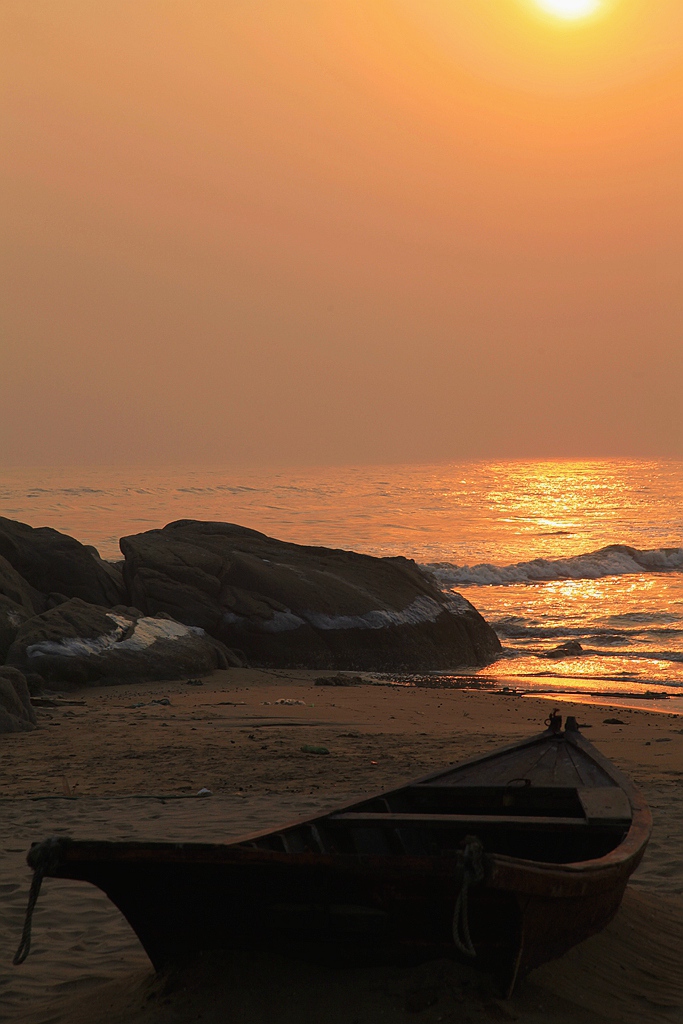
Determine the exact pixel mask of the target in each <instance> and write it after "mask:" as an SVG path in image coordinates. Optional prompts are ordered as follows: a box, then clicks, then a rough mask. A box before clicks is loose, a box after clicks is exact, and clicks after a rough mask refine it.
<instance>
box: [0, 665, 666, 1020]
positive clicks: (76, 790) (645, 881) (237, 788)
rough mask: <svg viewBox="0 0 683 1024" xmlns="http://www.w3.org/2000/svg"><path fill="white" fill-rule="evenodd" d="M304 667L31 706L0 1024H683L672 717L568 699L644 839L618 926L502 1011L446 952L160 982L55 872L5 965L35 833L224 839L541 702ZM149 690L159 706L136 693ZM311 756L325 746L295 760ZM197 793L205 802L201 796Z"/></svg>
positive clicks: (11, 868) (503, 725)
mask: <svg viewBox="0 0 683 1024" xmlns="http://www.w3.org/2000/svg"><path fill="white" fill-rule="evenodd" d="M316 675H318V673H313V672H300V673H294V672H269V673H265V672H258V671H255V670H242V669H231V670H228V671H225V672H217V673H215V674H214V675H213V676H211V677H210V678H208V679H205V680H204V683H203V685H202V686H196V687H195V686H188V685H187V684H186V683H168V684H159V683H154V684H140V685H137V686H125V687H117V688H102V689H89V690H84V691H80V692H78V693H71V694H68V695H65V697H64V698H55V700H54V703H55V704H57V705H58V706H56V707H43V708H41V709H39V710H38V718H39V723H40V726H41V727H40V728H39V729H38V730H37V731H35V732H33V733H28V734H21V735H11V736H4V737H2V738H1V739H0V764H1V766H2V772H1V774H0V811H1V817H0V821H1V824H0V895H2V899H3V905H4V908H5V910H4V912H3V914H2V916H1V917H0V1021H8V1022H9V1021H12V1022H19V1021H22V1022H27V1024H28V1022H29V1021H31V1022H38V1021H41V1022H44V1024H47V1022H48V1021H50V1022H54V1024H69V1022H71V1021H73V1022H79V1024H100V1022H104V1021H105V1020H106V1021H108V1022H111V1024H115V1022H118V1021H121V1022H124V1021H126V1022H132V1024H142V1022H143V1021H148V1022H153V1024H167V1022H168V1024H170V1022H181V1021H183V1022H184V1021H190V1020H199V1019H201V1020H202V1021H204V1022H205V1024H214V1022H215V1024H218V1022H219V1021H220V1022H222V1021H230V1022H234V1024H242V1022H247V1021H249V1022H252V1021H253V1022H261V1021H264V1022H265V1021H266V1020H267V1021H271V1022H272V1021H282V1022H290V1021H292V1022H293V1021H297V1022H302V1021H306V1022H309V1021H310V1022H318V1021H320V1022H321V1024H322V1022H327V1021H329V1022H331V1024H353V1022H357V1024H375V1022H380V1021H382V1020H387V1021H389V1020H391V1021H403V1020H406V1021H408V1020H410V1021H413V1020H419V1021H424V1022H426V1024H432V1022H436V1021H456V1020H457V1021H472V1022H475V1024H476V1022H479V1021H490V1020H519V1021H521V1022H522V1024H527V1022H528V1024H535V1022H536V1021H538V1022H539V1024H540V1021H542V1020H543V1021H549V1020H550V1021H556V1022H557V1024H564V1022H567V1024H570V1022H572V1024H573V1022H576V1024H580V1022H595V1024H597V1022H599V1021H604V1020H610V1021H612V1020H621V1021H625V1022H630V1021H633V1022H634V1024H635V1022H636V1021H646V1022H647V1021H652V1022H653V1024H654V1022H669V1021H671V1022H674V1021H681V1020H683V982H682V981H681V978H682V977H683V970H682V967H683V853H682V852H681V850H682V844H681V840H682V839H683V787H681V782H682V780H683V717H679V716H672V715H666V714H661V713H653V712H651V711H648V709H647V707H643V708H638V709H632V710H631V709H624V708H613V709H612V708H610V707H609V706H604V705H601V706H590V705H578V704H577V705H576V706H575V707H573V706H572V705H571V704H569V703H567V702H563V703H562V707H561V710H562V713H563V714H572V713H575V714H576V715H577V717H578V719H579V721H580V722H582V723H586V724H587V725H588V726H590V728H589V729H588V730H587V731H586V735H587V737H588V738H589V739H590V740H591V741H592V742H594V743H596V745H597V746H598V747H599V749H600V750H601V751H602V752H603V753H604V754H605V755H606V756H607V757H609V758H610V759H611V760H613V761H614V762H615V764H617V765H618V766H619V767H620V768H621V769H622V770H623V771H625V772H626V773H627V774H628V775H629V776H630V777H631V778H632V779H633V780H634V782H636V784H637V785H639V786H640V787H641V789H642V790H643V791H644V793H645V795H646V797H647V799H648V801H649V803H650V806H651V808H652V810H653V814H654V819H655V830H654V834H653V838H652V841H651V843H650V846H649V848H648V852H647V854H646V857H645V860H644V862H643V864H642V865H641V867H640V868H639V869H638V871H637V872H636V874H635V875H634V877H633V880H632V882H631V884H630V885H629V889H628V890H627V895H626V898H625V900H624V904H623V906H622V909H621V911H620V913H619V914H618V916H617V918H616V919H615V921H614V922H613V923H612V924H611V925H610V926H609V927H608V928H607V929H606V930H605V931H604V932H603V933H602V934H601V935H598V936H595V937H594V938H592V939H589V940H588V941H587V942H585V943H583V944H582V945H581V946H580V947H577V948H576V949H575V950H572V951H570V953H568V954H567V955H566V956H565V957H563V958H562V960H560V961H557V962H555V963H553V964H549V965H547V966H545V967H543V968H541V969H540V970H538V971H536V972H534V973H533V974H532V975H531V976H530V977H529V979H527V980H526V981H525V982H524V983H523V984H522V986H520V989H519V991H518V992H517V993H515V995H514V997H513V998H512V999H511V1000H509V1001H507V1002H505V1003H504V1002H502V1001H500V1000H499V999H498V998H497V996H496V992H495V988H494V987H493V986H492V983H491V981H490V980H489V979H487V978H486V977H484V976H481V975H479V974H477V973H476V972H473V971H472V970H470V969H469V968H462V967H459V966H457V965H453V964H450V963H445V962H439V963H434V964H426V965H422V966H421V967H420V968H414V969H410V970H409V969H405V968H403V969H397V968H392V969H386V968H383V969H367V970H361V971H359V970H345V971H341V970H340V971H332V970H329V969H323V968H320V967H312V966H310V965H306V964H301V963H298V962H295V961H290V960H286V959H284V958H283V959H281V960H277V961H274V960H273V959H272V958H268V959H267V960H265V959H264V960H259V958H258V957H254V956H250V957H248V958H247V957H244V956H243V957H235V956H232V957H226V956H224V955H216V956H211V957H205V958H203V959H202V961H201V962H200V964H199V965H197V966H196V967H195V968H193V969H192V970H188V971H184V972H183V973H182V974H181V975H179V976H176V977H173V978H170V979H168V978H166V979H159V978H155V976H154V975H153V973H152V971H151V968H150V966H149V962H148V961H147V959H146V957H145V954H144V953H143V952H142V949H141V947H140V946H139V944H138V943H137V940H136V938H135V936H134V935H133V933H132V932H131V930H130V928H129V927H128V925H127V924H126V922H125V920H124V919H123V918H122V917H121V915H120V914H119V913H118V911H116V909H115V908H114V907H113V906H112V905H111V904H109V902H108V901H107V899H106V897H104V895H103V894H101V893H100V892H99V891H98V890H96V889H94V888H93V887H91V886H88V885H85V884H82V883H75V882H68V881H61V880H56V879H48V880H47V881H46V882H45V883H44V886H43V891H42V892H41V896H40V900H39V903H38V907H37V910H36V913H35V916H34V928H33V933H34V938H33V948H32V951H31V954H30V956H29V959H28V960H27V961H26V963H25V964H23V965H22V966H20V967H13V966H12V964H11V958H12V955H13V953H14V950H15V948H16V945H17V943H18V939H19V935H20V932H21V926H22V922H23V914H24V909H25V904H26V897H27V892H28V885H29V881H30V873H29V871H28V869H27V868H26V866H25V863H24V857H25V852H26V849H27V848H28V846H29V845H30V843H31V842H32V841H35V840H40V839H44V838H45V837H46V836H48V835H57V834H71V835H74V836H78V837H81V838H85V837H90V838H109V839H125V838H140V839H142V838H149V839H169V840H171V839H184V840H187V841H189V840H207V841H211V840H227V839H230V838H235V837H237V836H239V835H241V834H243V833H245V832H248V831H254V830H256V829H259V828H268V827H271V826H276V825H279V824H282V823H283V822H284V821H287V820H291V819H294V818H296V817H299V816H301V815H309V814H314V813H318V812H321V811H324V810H326V809H330V808H331V807H333V806H335V805H337V804H339V803H342V802H345V801H347V800H349V799H351V798H356V797H359V796H361V795H363V794H365V793H371V792H373V791H376V790H378V789H381V788H384V787H388V786H392V785H398V784H399V783H400V782H402V781H403V780H406V779H409V778H412V777H417V776H419V775H421V774H424V773H426V772H428V771H430V770H432V769H436V768H438V767H440V766H442V765H445V764H448V763H450V762H453V761H457V760H460V759H461V758H464V757H467V756H471V755H474V754H477V753H480V752H484V751H487V750H489V749H492V748H494V747H495V746H498V745H501V744H503V743H508V742H514V741H516V740H518V739H522V738H524V737H526V736H528V735H529V734H530V733H531V734H532V733H534V732H537V731H539V729H540V728H542V723H543V719H544V718H545V717H546V716H547V715H548V712H549V710H550V709H551V708H552V706H553V704H552V701H548V700H543V699H537V698H522V697H518V696H512V695H504V694H500V693H488V692H476V691H458V690H428V689H417V688H416V689H412V688H411V689H408V688H404V687H390V686H385V685H377V686H370V685H365V686H352V687H322V686H315V685H314V679H315V677H316ZM160 698H168V699H169V700H170V704H152V703H150V702H151V701H153V700H159V699H160ZM279 700H282V701H286V702H287V703H282V704H279V703H276V702H277V701H279ZM67 701H68V702H69V703H67ZM605 718H619V719H620V720H621V721H622V723H623V724H622V725H608V724H605V723H604V719H605ZM305 744H312V745H324V746H326V747H327V748H329V751H330V753H329V755H316V754H306V753H303V752H302V751H301V747H302V745H305ZM203 787H206V788H208V789H209V790H211V792H212V795H211V796H210V797H206V798H196V797H195V794H196V793H197V792H198V791H199V790H200V789H202V788H203Z"/></svg>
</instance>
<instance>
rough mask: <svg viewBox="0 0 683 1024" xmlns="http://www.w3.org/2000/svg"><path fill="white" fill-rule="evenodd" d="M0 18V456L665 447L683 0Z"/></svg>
mask: <svg viewBox="0 0 683 1024" xmlns="http://www.w3.org/2000/svg"><path fill="white" fill-rule="evenodd" d="M603 8H604V9H603V11H602V13H601V15H600V16H599V17H595V18H592V19H586V20H585V21H576V22H571V23H569V22H560V21H557V20H555V19H553V18H551V17H548V16H546V15H543V14H542V13H541V12H540V11H539V10H538V9H537V8H536V6H535V5H534V3H533V0H472V2H469V0H468V2H464V0H358V2H350V0H155V2H154V0H103V2H97V3H93V2H92V0H22V2H21V3H16V2H13V0H0V75H1V76H2V77H1V81H2V85H1V86H0V88H1V101H2V112H1V122H2V134H1V136H0V173H1V175H2V181H1V182H0V188H1V192H2V198H1V200H0V202H1V204H2V284H1V285H0V288H1V296H0V303H1V311H0V315H1V321H0V324H1V330H2V338H1V342H0V344H1V346H2V375H1V377H0V381H1V383H0V395H1V397H2V401H0V445H1V449H0V463H5V464H17V463H24V462H25V463H29V464H48V463H49V464H62V463H63V464H78V463H83V464H86V463H91V464H92V463H94V464H97V463H105V464H106V463H114V462H118V463H163V464H169V463H173V462H178V463H187V462H192V461H196V462H197V463H214V464H221V465H232V464H235V465H238V464H245V463H254V464H256V463H269V462H282V463H290V464H291V463H307V462H312V463H338V462H380V461H418V460H429V461H432V460H438V459H446V458H453V459H459V458H460V459H463V458H486V457H507V456H511V457H513V456H530V457H544V456H549V457H564V456H567V457H585V456H598V455H635V456H638V455H662V456H674V457H675V456H678V457H680V456H683V401H682V400H681V394H682V393H683V344H682V341H681V323H682V319H683V318H682V315H681V314H682V312H683V309H682V301H681V239H682V233H681V227H682V225H681V171H682V170H683V166H682V163H683V161H682V160H681V128H682V123H681V97H682V89H681V85H682V81H683V75H682V72H681V56H682V52H683V4H681V2H680V0H605V3H604V5H603Z"/></svg>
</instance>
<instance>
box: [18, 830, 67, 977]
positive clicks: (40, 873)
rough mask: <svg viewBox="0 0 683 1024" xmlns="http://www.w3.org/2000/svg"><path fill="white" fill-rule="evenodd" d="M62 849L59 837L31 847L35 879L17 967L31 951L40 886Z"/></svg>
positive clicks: (31, 863)
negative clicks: (33, 923)
mask: <svg viewBox="0 0 683 1024" xmlns="http://www.w3.org/2000/svg"><path fill="white" fill-rule="evenodd" d="M62 847H63V840H62V839H60V838H59V837H57V836H55V837H53V838H52V839H45V840H44V841H43V842H42V843H36V844H34V846H32V847H31V851H30V853H29V855H28V861H29V864H30V866H31V867H32V868H33V879H32V881H31V889H30V891H29V894H28V905H27V907H26V917H25V919H24V930H23V931H22V933H21V941H20V942H19V948H18V949H17V951H16V953H15V954H14V959H13V960H12V963H13V964H14V965H15V967H18V966H19V964H23V962H24V960H25V959H26V957H27V956H28V954H29V951H30V949H31V921H32V919H33V911H34V910H35V908H36V903H37V902H38V894H39V892H40V886H41V885H42V882H43V878H44V876H45V875H46V874H47V873H48V872H49V871H51V870H52V869H53V868H55V867H56V866H57V864H58V863H59V860H60V854H61V851H62Z"/></svg>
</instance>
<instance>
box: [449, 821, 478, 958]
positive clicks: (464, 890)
mask: <svg viewBox="0 0 683 1024" xmlns="http://www.w3.org/2000/svg"><path fill="white" fill-rule="evenodd" d="M456 863H457V866H458V868H459V870H460V871H461V872H462V882H461V885H460V892H459V893H458V898H457V900H456V901H455V909H454V911H453V942H454V943H455V945H456V948H457V949H459V950H460V952H461V953H464V954H465V956H476V955H477V951H476V949H475V948H474V945H473V943H472V938H471V936H470V922H469V913H468V893H469V889H470V886H472V885H477V884H478V883H479V882H481V881H482V879H483V878H484V847H483V845H482V842H481V840H480V839H478V838H477V836H465V840H464V844H463V848H462V849H461V850H458V852H457V860H456Z"/></svg>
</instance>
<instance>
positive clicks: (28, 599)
mask: <svg viewBox="0 0 683 1024" xmlns="http://www.w3.org/2000/svg"><path fill="white" fill-rule="evenodd" d="M0 522H2V519H0ZM0 594H1V595H3V596H4V597H7V598H9V600H10V601H13V602H14V604H17V605H19V606H20V607H21V608H23V609H24V611H25V612H26V613H27V614H28V615H36V614H37V613H38V612H42V610H43V607H44V598H43V595H42V594H41V593H39V591H37V590H35V589H34V588H33V587H32V586H31V585H30V584H29V583H27V582H26V580H25V579H24V577H23V576H21V575H20V574H19V573H18V572H17V570H16V569H15V568H14V567H13V566H12V565H11V564H10V562H8V561H7V559H6V558H3V557H2V555H0Z"/></svg>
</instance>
